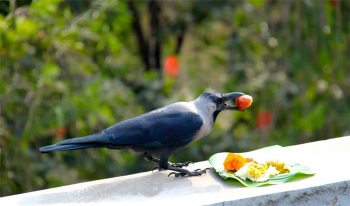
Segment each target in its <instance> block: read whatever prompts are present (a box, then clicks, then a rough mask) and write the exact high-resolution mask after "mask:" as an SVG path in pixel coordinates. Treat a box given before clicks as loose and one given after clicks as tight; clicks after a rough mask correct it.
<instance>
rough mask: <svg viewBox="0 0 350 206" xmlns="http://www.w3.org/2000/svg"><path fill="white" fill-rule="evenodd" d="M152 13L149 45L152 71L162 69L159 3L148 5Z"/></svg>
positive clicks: (154, 2) (153, 2) (152, 2)
mask: <svg viewBox="0 0 350 206" xmlns="http://www.w3.org/2000/svg"><path fill="white" fill-rule="evenodd" d="M148 8H149V13H150V22H149V23H150V27H151V39H150V45H149V52H150V53H149V57H150V66H151V68H152V69H157V70H160V68H161V47H160V36H159V13H160V7H159V3H158V2H157V1H154V0H152V1H150V2H149V4H148Z"/></svg>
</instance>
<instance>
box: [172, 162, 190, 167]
mask: <svg viewBox="0 0 350 206" xmlns="http://www.w3.org/2000/svg"><path fill="white" fill-rule="evenodd" d="M190 164H194V163H193V162H192V161H189V162H184V163H170V166H172V167H177V168H182V167H187V166H188V165H190Z"/></svg>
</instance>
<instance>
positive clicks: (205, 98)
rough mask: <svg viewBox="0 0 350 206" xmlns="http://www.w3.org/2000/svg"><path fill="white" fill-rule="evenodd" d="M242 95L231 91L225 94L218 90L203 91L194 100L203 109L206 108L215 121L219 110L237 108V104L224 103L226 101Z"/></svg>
mask: <svg viewBox="0 0 350 206" xmlns="http://www.w3.org/2000/svg"><path fill="white" fill-rule="evenodd" d="M242 95H244V93H241V92H231V93H227V94H221V93H218V92H204V93H203V94H201V95H200V96H199V97H198V99H197V100H196V101H197V102H198V104H199V105H201V108H202V109H203V110H206V111H207V112H208V113H209V114H210V115H212V117H213V120H214V122H215V120H216V117H217V116H218V114H219V113H220V112H221V111H224V110H238V111H240V110H239V109H238V108H237V106H233V105H229V104H226V102H227V101H229V100H233V99H236V98H238V97H240V96H242Z"/></svg>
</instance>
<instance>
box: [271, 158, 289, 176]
mask: <svg viewBox="0 0 350 206" xmlns="http://www.w3.org/2000/svg"><path fill="white" fill-rule="evenodd" d="M266 165H267V166H268V167H269V166H270V165H271V166H272V167H275V168H276V170H277V171H279V173H280V174H284V173H290V169H289V167H288V165H287V164H286V163H284V162H279V161H278V160H271V161H267V162H266Z"/></svg>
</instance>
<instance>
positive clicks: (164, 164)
mask: <svg viewBox="0 0 350 206" xmlns="http://www.w3.org/2000/svg"><path fill="white" fill-rule="evenodd" d="M169 156H170V155H169ZM169 156H168V155H167V156H162V157H161V158H160V161H159V168H161V169H164V170H173V171H176V172H171V173H170V174H169V175H168V177H169V176H170V175H175V177H183V176H186V175H187V176H201V175H202V174H205V173H206V171H207V170H208V169H210V168H206V169H204V170H201V169H197V170H195V171H192V172H191V171H188V170H186V169H182V168H178V167H174V166H172V165H171V164H169V162H168V158H169Z"/></svg>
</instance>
